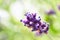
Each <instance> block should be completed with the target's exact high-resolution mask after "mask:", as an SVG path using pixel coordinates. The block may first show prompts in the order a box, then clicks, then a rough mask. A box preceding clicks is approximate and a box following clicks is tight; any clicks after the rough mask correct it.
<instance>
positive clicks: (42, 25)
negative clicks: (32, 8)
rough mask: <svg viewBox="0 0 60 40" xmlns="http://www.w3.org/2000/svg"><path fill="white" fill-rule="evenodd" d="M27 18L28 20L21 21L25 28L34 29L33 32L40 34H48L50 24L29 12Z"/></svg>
mask: <svg viewBox="0 0 60 40" xmlns="http://www.w3.org/2000/svg"><path fill="white" fill-rule="evenodd" d="M25 16H26V19H23V20H20V21H21V22H23V23H24V26H27V27H28V28H32V31H38V32H39V33H40V34H41V33H47V32H48V29H49V24H47V23H46V22H42V21H41V18H40V16H38V18H37V15H36V13H29V12H27V13H26V14H25Z"/></svg>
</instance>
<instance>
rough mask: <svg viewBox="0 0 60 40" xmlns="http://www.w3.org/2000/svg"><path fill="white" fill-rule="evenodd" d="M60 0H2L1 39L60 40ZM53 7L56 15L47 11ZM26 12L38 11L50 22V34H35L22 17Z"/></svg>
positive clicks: (0, 4)
mask: <svg viewBox="0 0 60 40" xmlns="http://www.w3.org/2000/svg"><path fill="white" fill-rule="evenodd" d="M58 5H60V0H0V40H60V10H59V9H58ZM50 9H53V10H54V11H55V14H54V15H47V14H46V11H49V10H50ZM26 12H32V13H35V12H36V13H37V14H38V15H40V16H41V19H42V20H43V21H46V22H48V23H49V24H50V26H49V31H48V34H42V35H41V36H35V33H33V32H31V30H30V29H29V28H27V27H25V26H24V25H23V24H22V23H21V22H20V19H23V18H24V14H25V13H26Z"/></svg>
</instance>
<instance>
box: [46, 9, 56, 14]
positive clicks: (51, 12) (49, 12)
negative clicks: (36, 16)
mask: <svg viewBox="0 0 60 40" xmlns="http://www.w3.org/2000/svg"><path fill="white" fill-rule="evenodd" d="M47 14H48V15H52V14H55V11H54V10H53V9H51V10H49V11H48V12H47Z"/></svg>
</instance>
